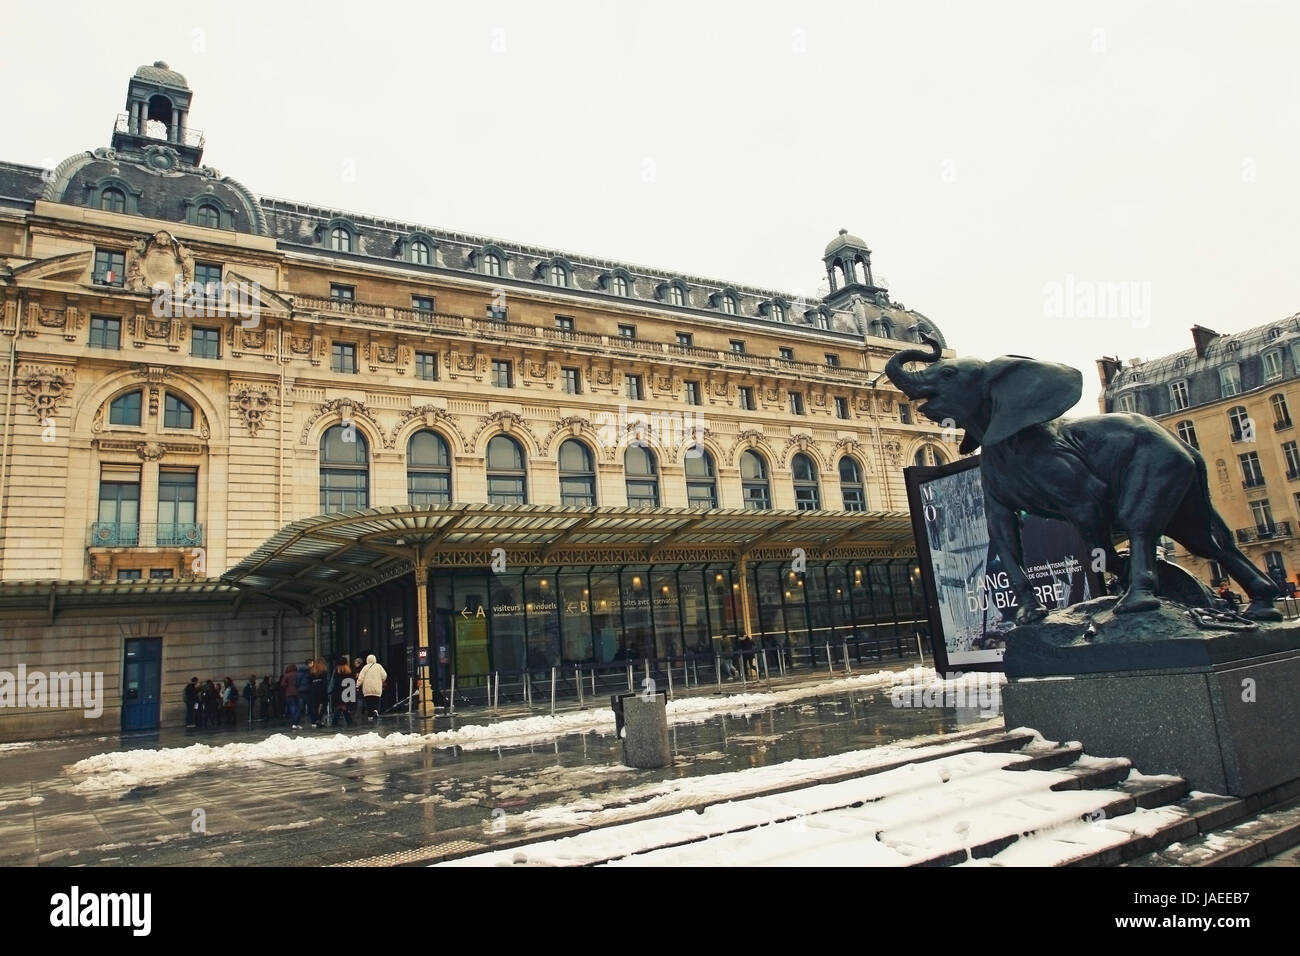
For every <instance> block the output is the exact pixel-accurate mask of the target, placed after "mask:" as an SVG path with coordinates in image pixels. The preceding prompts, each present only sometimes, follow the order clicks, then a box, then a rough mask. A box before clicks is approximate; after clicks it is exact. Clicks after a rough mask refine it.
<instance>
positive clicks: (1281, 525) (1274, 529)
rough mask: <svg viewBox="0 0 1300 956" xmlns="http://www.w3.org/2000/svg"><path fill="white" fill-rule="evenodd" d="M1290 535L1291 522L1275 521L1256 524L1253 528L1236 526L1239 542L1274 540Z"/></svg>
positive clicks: (1250, 542)
mask: <svg viewBox="0 0 1300 956" xmlns="http://www.w3.org/2000/svg"><path fill="white" fill-rule="evenodd" d="M1289 537H1291V522H1289V521H1276V522H1274V523H1273V524H1271V525H1257V526H1255V527H1253V528H1238V529H1237V541H1238V542H1239V543H1240V544H1252V543H1254V542H1256V541H1276V540H1278V539H1279V538H1289Z"/></svg>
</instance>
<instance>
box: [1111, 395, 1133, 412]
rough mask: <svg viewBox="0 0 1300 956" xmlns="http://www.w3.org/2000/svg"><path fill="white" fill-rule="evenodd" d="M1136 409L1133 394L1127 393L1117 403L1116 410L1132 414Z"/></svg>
mask: <svg viewBox="0 0 1300 956" xmlns="http://www.w3.org/2000/svg"><path fill="white" fill-rule="evenodd" d="M1135 407H1136V403H1135V402H1134V401H1133V393H1132V392H1125V393H1124V394H1123V395H1121V396H1120V397H1119V398H1118V399H1117V400H1116V401H1115V410H1116V411H1120V412H1131V411H1133V409H1134V408H1135Z"/></svg>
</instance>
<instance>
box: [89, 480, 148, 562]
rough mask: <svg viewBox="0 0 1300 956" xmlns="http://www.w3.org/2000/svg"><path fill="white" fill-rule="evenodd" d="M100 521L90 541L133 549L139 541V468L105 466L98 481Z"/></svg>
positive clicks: (101, 544)
mask: <svg viewBox="0 0 1300 956" xmlns="http://www.w3.org/2000/svg"><path fill="white" fill-rule="evenodd" d="M98 517H99V520H98V522H97V524H96V525H95V528H94V529H93V533H92V537H91V540H92V541H94V543H95V544H97V545H100V546H117V547H133V546H135V545H137V544H139V542H140V469H139V467H138V466H136V467H133V466H129V465H103V466H102V467H101V471H100V479H99V514H98Z"/></svg>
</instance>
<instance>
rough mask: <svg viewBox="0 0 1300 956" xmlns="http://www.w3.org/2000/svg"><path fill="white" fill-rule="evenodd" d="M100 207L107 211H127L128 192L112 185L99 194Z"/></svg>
mask: <svg viewBox="0 0 1300 956" xmlns="http://www.w3.org/2000/svg"><path fill="white" fill-rule="evenodd" d="M99 208H100V209H102V210H104V211H105V212H126V193H124V192H122V190H120V189H118V188H117V187H116V186H110V187H108V188H107V189H105V190H104V191H103V192H102V193H100V194H99Z"/></svg>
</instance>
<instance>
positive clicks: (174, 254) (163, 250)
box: [126, 230, 194, 292]
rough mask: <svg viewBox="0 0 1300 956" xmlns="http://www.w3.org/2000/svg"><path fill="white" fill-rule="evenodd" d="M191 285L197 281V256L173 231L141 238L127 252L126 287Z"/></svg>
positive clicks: (160, 232)
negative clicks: (195, 277)
mask: <svg viewBox="0 0 1300 956" xmlns="http://www.w3.org/2000/svg"><path fill="white" fill-rule="evenodd" d="M178 279H179V280H180V282H181V284H182V285H184V286H186V287H188V286H189V285H190V283H192V282H193V281H194V256H193V255H192V254H191V253H190V251H189V250H188V249H186V248H185V247H184V246H183V245H181V243H180V241H179V240H177V239H176V237H175V236H173V235H172V234H171V233H170V232H167V231H165V230H160V231H159V232H155V233H154V234H153V235H152V236H149V237H148V238H145V239H140V240H138V241H137V242H136V243H135V244H134V245H132V246H131V248H129V249H128V250H127V253H126V288H127V290H128V291H130V292H147V291H148V290H150V289H152V288H154V287H156V286H159V285H164V286H174V285H175V284H176V281H177V280H178Z"/></svg>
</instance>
